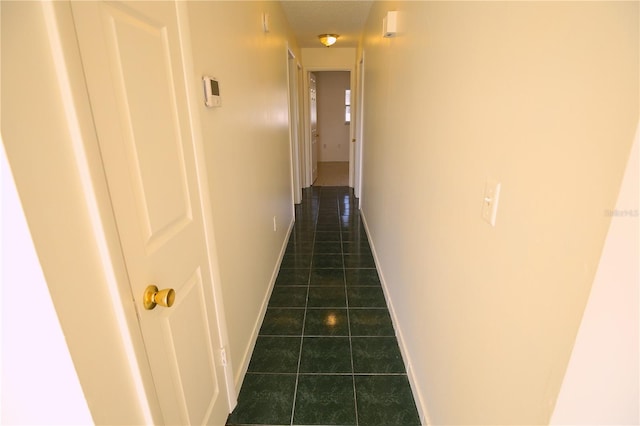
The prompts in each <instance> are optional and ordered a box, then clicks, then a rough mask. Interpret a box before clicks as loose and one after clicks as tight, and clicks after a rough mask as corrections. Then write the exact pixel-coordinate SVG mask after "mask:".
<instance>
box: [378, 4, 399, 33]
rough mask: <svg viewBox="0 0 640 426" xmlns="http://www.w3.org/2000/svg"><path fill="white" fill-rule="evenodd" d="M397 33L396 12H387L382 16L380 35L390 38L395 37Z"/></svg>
mask: <svg viewBox="0 0 640 426" xmlns="http://www.w3.org/2000/svg"><path fill="white" fill-rule="evenodd" d="M397 33H398V12H397V11H395V10H394V11H390V12H387V14H386V15H385V17H384V18H382V37H385V38H391V37H395V36H396V34H397Z"/></svg>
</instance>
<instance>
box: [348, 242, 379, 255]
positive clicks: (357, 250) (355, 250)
mask: <svg viewBox="0 0 640 426" xmlns="http://www.w3.org/2000/svg"><path fill="white" fill-rule="evenodd" d="M342 249H343V250H344V254H364V255H367V256H372V253H371V248H370V247H369V243H367V242H365V243H361V242H360V243H354V242H353V241H344V242H343V243H342Z"/></svg>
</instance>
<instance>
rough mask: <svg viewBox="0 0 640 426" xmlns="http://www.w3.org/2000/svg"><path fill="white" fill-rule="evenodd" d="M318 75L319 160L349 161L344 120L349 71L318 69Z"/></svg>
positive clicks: (346, 124)
mask: <svg viewBox="0 0 640 426" xmlns="http://www.w3.org/2000/svg"><path fill="white" fill-rule="evenodd" d="M316 76H317V80H316V83H317V90H318V95H317V103H318V133H319V134H320V137H319V143H320V147H319V149H318V161H349V133H350V128H349V123H346V122H345V90H348V89H349V88H350V84H351V78H350V73H349V72H348V71H320V72H317V73H316Z"/></svg>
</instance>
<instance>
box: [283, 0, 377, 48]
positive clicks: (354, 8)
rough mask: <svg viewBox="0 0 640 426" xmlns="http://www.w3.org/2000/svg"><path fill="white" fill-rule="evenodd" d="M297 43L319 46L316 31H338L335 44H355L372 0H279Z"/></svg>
mask: <svg viewBox="0 0 640 426" xmlns="http://www.w3.org/2000/svg"><path fill="white" fill-rule="evenodd" d="M281 3H282V7H283V9H284V13H285V15H286V16H287V20H288V21H289V25H290V26H291V30H292V31H293V32H294V33H295V35H296V38H297V40H298V46H299V47H301V48H302V47H322V45H321V44H320V41H319V40H318V35H319V34H327V33H328V34H338V35H340V38H338V41H337V42H336V44H334V46H335V47H356V46H357V45H358V41H359V40H360V35H361V34H362V30H363V28H364V24H365V21H366V20H367V16H369V10H370V9H371V5H372V4H373V1H372V0H347V1H344V0H343V1H334V0H281Z"/></svg>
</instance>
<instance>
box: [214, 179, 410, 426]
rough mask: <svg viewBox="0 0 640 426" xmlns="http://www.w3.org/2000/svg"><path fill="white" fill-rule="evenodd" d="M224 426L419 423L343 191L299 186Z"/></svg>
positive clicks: (353, 207) (355, 214)
mask: <svg viewBox="0 0 640 426" xmlns="http://www.w3.org/2000/svg"><path fill="white" fill-rule="evenodd" d="M227 424H228V425H247V424H261V425H267V424H268V425H294V424H296V425H300V424H324V425H329V424H330V425H386V426H391V425H419V424H420V419H419V417H418V412H417V410H416V406H415V403H414V400H413V396H412V393H411V389H410V387H409V381H408V379H407V374H406V371H405V366H404V364H403V361H402V357H401V355H400V351H399V348H398V344H397V341H396V338H395V332H394V328H393V325H392V323H391V318H390V316H389V311H388V310H387V306H386V302H385V298H384V294H383V291H382V287H381V284H380V280H379V277H378V274H377V271H376V269H375V263H374V259H373V255H372V253H371V249H370V247H369V243H368V240H367V236H366V234H365V231H364V227H363V224H362V222H361V219H360V215H359V211H358V209H357V199H356V198H355V197H354V196H353V192H352V190H351V189H350V188H348V187H321V188H308V189H305V190H304V192H303V200H302V203H301V204H300V205H297V206H296V217H295V224H294V229H293V231H292V233H291V236H290V238H289V243H288V246H287V250H286V253H285V255H284V258H283V260H282V265H281V268H280V271H279V275H278V278H277V280H276V282H275V286H274V289H273V293H272V295H271V299H270V301H269V305H268V308H267V313H266V315H265V318H264V321H263V323H262V328H261V329H260V333H259V336H258V339H257V342H256V346H255V349H254V352H253V355H252V358H251V362H250V364H249V369H248V373H247V375H246V377H245V379H244V383H243V385H242V388H241V390H240V396H239V398H238V406H237V407H236V409H235V410H234V412H233V413H232V414H231V415H230V416H229V419H228V422H227Z"/></svg>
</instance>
